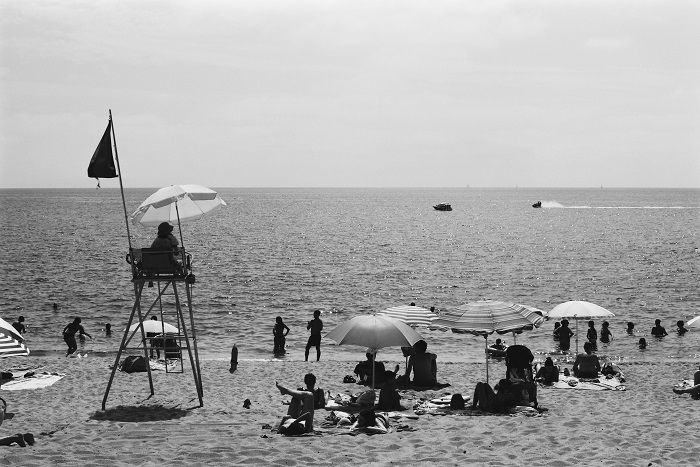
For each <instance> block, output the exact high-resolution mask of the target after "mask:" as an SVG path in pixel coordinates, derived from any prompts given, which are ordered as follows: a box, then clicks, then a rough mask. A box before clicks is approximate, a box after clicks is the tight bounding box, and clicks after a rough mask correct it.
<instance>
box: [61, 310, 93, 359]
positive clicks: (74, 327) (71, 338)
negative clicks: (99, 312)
mask: <svg viewBox="0 0 700 467" xmlns="http://www.w3.org/2000/svg"><path fill="white" fill-rule="evenodd" d="M75 333H80V335H81V336H82V335H83V334H84V335H86V336H88V337H89V338H90V339H92V336H91V335H90V334H88V333H87V332H85V329H84V328H83V326H82V325H81V324H80V318H75V319H74V320H73V322H72V323H70V324H68V325H66V327H65V328H63V340H64V341H65V342H66V344H67V345H68V351H67V352H66V357H67V356H68V355H70V354H72V353H73V352H75V351H76V350H78V343H77V342H76V341H75Z"/></svg>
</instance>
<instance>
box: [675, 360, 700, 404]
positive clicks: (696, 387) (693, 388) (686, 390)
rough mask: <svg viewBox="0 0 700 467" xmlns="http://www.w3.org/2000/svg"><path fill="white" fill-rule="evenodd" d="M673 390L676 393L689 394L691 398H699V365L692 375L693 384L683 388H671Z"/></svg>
mask: <svg viewBox="0 0 700 467" xmlns="http://www.w3.org/2000/svg"><path fill="white" fill-rule="evenodd" d="M673 392H675V393H676V394H690V395H691V396H692V397H693V399H700V367H699V369H698V371H696V372H695V375H693V386H690V387H689V388H684V389H681V388H673Z"/></svg>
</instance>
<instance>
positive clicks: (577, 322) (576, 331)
mask: <svg viewBox="0 0 700 467" xmlns="http://www.w3.org/2000/svg"><path fill="white" fill-rule="evenodd" d="M574 319H575V320H576V355H578V318H577V317H575V316H574Z"/></svg>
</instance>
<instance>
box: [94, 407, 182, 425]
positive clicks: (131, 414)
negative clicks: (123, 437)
mask: <svg viewBox="0 0 700 467" xmlns="http://www.w3.org/2000/svg"><path fill="white" fill-rule="evenodd" d="M185 415H187V410H184V409H178V408H170V407H163V406H162V405H143V406H138V405H119V406H117V407H114V408H111V409H107V410H105V411H104V412H103V411H101V410H99V411H97V412H95V413H94V414H93V415H92V416H91V417H90V418H91V419H92V420H111V421H114V422H157V421H163V420H175V419H177V418H182V417H184V416H185Z"/></svg>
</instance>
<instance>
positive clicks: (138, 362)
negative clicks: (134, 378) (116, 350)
mask: <svg viewBox="0 0 700 467" xmlns="http://www.w3.org/2000/svg"><path fill="white" fill-rule="evenodd" d="M122 371H123V372H125V373H139V372H144V371H148V362H146V359H145V358H144V357H142V356H140V355H139V356H136V355H131V356H129V357H126V358H125V359H124V361H123V362H122Z"/></svg>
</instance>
